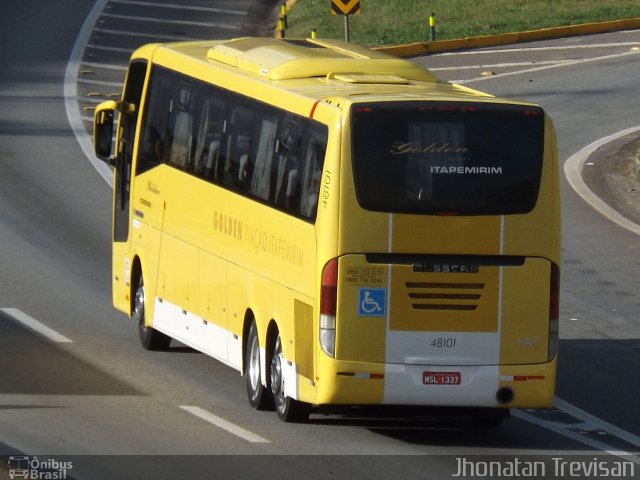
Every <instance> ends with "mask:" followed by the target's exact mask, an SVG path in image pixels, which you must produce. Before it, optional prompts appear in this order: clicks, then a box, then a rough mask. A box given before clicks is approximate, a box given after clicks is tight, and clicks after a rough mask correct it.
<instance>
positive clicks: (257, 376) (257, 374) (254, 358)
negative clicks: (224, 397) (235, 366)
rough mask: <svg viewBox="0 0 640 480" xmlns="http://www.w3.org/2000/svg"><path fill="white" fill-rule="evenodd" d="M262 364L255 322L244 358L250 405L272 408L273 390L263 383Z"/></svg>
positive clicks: (258, 407)
mask: <svg viewBox="0 0 640 480" xmlns="http://www.w3.org/2000/svg"><path fill="white" fill-rule="evenodd" d="M261 372H262V365H261V362H260V342H259V341H258V329H257V327H256V324H255V322H252V323H251V327H249V334H248V335H247V348H246V350H245V358H244V378H245V384H246V387H247V398H248V399H249V405H251V406H252V407H253V408H255V409H256V410H270V409H271V408H273V397H272V396H271V391H270V390H269V389H268V388H267V387H265V386H264V385H263V384H262V379H261Z"/></svg>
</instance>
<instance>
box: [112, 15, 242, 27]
mask: <svg viewBox="0 0 640 480" xmlns="http://www.w3.org/2000/svg"><path fill="white" fill-rule="evenodd" d="M101 16H102V17H107V18H115V19H118V20H131V21H136V22H149V23H162V24H173V25H188V26H192V27H208V28H220V29H223V30H240V26H239V25H227V24H224V23H211V22H192V21H190V20H168V19H165V18H154V17H138V16H134V15H119V14H116V13H103V14H102V15H101Z"/></svg>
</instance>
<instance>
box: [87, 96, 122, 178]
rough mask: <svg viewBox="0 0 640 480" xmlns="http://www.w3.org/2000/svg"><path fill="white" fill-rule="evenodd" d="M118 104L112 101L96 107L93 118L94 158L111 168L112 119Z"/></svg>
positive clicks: (112, 162) (112, 159)
mask: <svg viewBox="0 0 640 480" xmlns="http://www.w3.org/2000/svg"><path fill="white" fill-rule="evenodd" d="M117 109H118V104H117V103H116V102H114V101H113V100H109V101H106V102H102V103H101V104H100V105H98V106H97V107H96V111H95V114H94V116H93V144H94V148H95V152H96V156H97V157H98V158H99V159H100V160H102V161H104V162H106V163H107V164H109V165H111V166H113V165H114V158H113V157H112V155H111V150H112V145H113V118H114V112H115V111H116V110H117Z"/></svg>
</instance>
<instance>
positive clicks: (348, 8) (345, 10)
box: [331, 0, 360, 15]
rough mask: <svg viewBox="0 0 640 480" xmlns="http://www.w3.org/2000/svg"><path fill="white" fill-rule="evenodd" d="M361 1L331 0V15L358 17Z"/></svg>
mask: <svg viewBox="0 0 640 480" xmlns="http://www.w3.org/2000/svg"><path fill="white" fill-rule="evenodd" d="M359 13H360V0H331V15H358V14H359Z"/></svg>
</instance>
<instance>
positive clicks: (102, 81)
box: [78, 78, 124, 89]
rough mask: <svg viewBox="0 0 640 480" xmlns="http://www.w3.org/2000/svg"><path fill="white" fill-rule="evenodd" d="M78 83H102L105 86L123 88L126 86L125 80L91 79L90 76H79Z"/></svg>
mask: <svg viewBox="0 0 640 480" xmlns="http://www.w3.org/2000/svg"><path fill="white" fill-rule="evenodd" d="M78 83H83V84H85V85H100V86H103V87H117V88H120V89H122V87H123V86H124V83H123V82H107V81H104V80H89V79H88V78H79V79H78Z"/></svg>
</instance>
